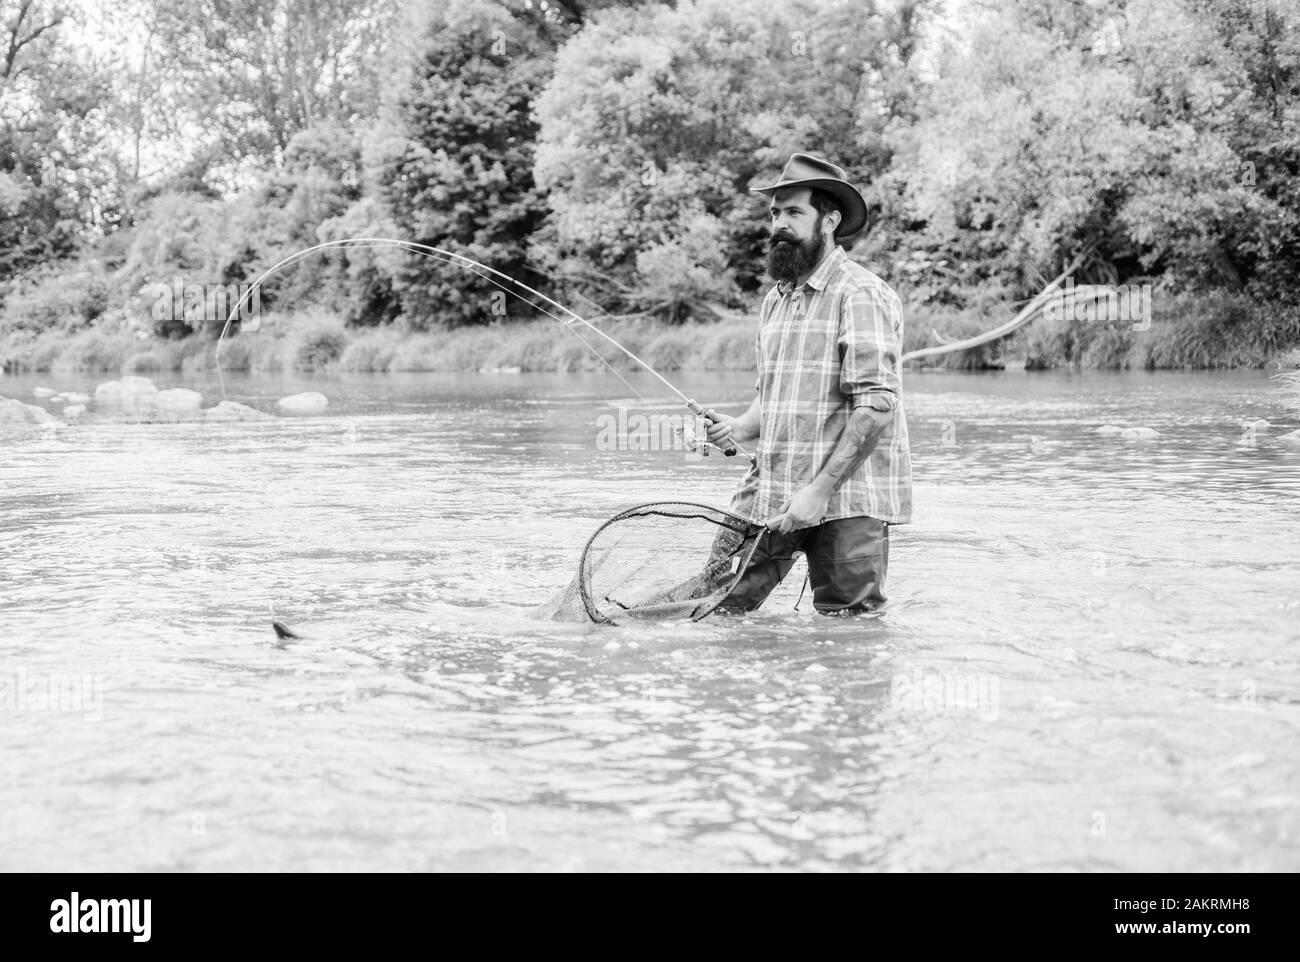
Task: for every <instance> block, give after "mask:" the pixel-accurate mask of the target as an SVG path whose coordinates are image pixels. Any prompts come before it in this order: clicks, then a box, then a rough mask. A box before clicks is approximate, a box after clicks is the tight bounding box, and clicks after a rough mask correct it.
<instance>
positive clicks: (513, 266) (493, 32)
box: [372, 0, 550, 329]
mask: <svg viewBox="0 0 1300 962" xmlns="http://www.w3.org/2000/svg"><path fill="white" fill-rule="evenodd" d="M425 38H426V39H425V47H424V51H423V53H422V55H421V57H420V58H419V60H418V62H417V64H416V65H415V68H414V71H413V72H414V77H413V79H412V80H411V81H410V82H409V86H407V88H406V89H405V91H404V93H403V94H402V95H401V96H400V98H399V100H398V102H397V104H396V105H395V109H394V115H395V116H394V117H393V118H392V119H391V121H390V123H389V124H388V125H387V126H386V127H385V128H384V129H383V130H382V131H381V134H380V136H379V144H378V147H377V149H376V150H375V151H374V152H373V155H372V158H373V166H374V177H375V181H376V183H377V185H378V188H379V190H380V192H381V197H382V199H383V202H384V204H385V206H386V208H387V211H388V214H389V216H390V217H391V220H392V222H393V223H394V225H395V226H396V227H397V229H398V231H399V236H401V237H404V238H410V239H413V240H416V241H419V242H420V243H424V244H429V245H432V246H434V247H439V248H443V249H450V250H452V251H454V252H456V253H458V254H461V255H463V256H465V257H469V258H472V259H474V260H477V261H480V262H482V263H484V264H486V265H488V266H490V267H492V268H493V269H495V270H498V271H501V272H503V273H505V274H509V275H510V276H511V277H514V278H516V279H518V280H520V281H522V282H524V283H527V284H529V285H530V286H537V284H538V283H539V282H540V278H539V277H538V275H537V274H536V273H535V272H534V271H533V270H532V268H531V267H530V265H529V263H528V260H527V249H528V248H527V245H528V239H529V237H530V235H531V234H532V233H533V231H535V230H536V229H537V227H538V225H539V224H540V223H541V220H542V217H543V216H544V214H545V201H544V198H543V196H542V194H541V192H540V191H539V190H538V189H537V187H536V185H535V184H534V182H533V172H532V169H533V141H534V138H535V137H536V133H537V125H536V123H535V121H534V120H533V118H532V115H531V108H532V102H533V100H534V99H535V98H536V96H537V94H538V92H539V91H540V90H541V87H542V84H543V83H544V82H545V80H546V78H547V76H548V75H549V72H550V63H549V57H548V53H547V48H546V46H545V43H544V42H543V40H542V39H539V37H538V34H537V32H536V31H535V30H534V29H532V28H531V27H530V25H529V24H528V22H527V21H526V20H522V19H520V18H517V17H515V16H513V15H512V12H511V11H510V10H509V9H508V8H506V7H504V6H502V5H499V4H496V3H492V2H484V0H453V2H451V3H449V4H447V6H446V7H445V8H444V9H443V10H441V11H439V12H438V14H437V15H436V16H434V17H433V18H432V20H431V23H430V24H429V25H428V27H427V30H426V33H425ZM394 289H395V290H396V292H397V294H398V296H399V297H400V298H401V304H402V309H403V314H404V316H405V317H406V319H407V322H408V323H409V324H411V325H412V326H414V327H416V328H421V329H422V328H426V327H428V326H430V325H432V324H434V323H435V322H438V321H441V322H444V323H447V324H451V325H456V324H467V323H488V322H491V321H492V320H494V319H496V318H499V317H501V316H502V314H501V313H500V312H501V311H503V310H505V311H508V313H510V314H516V313H519V312H520V311H525V312H526V311H527V309H526V308H525V307H524V306H523V305H522V304H521V303H520V302H519V301H517V300H515V299H513V298H510V299H506V300H503V299H502V297H501V295H500V294H499V293H498V289H497V288H496V287H494V286H493V285H492V284H490V283H488V282H487V281H484V280H482V279H481V278H478V277H476V276H475V275H473V274H472V273H469V272H466V271H464V270H462V269H459V268H456V267H450V266H444V265H438V264H436V263H434V262H432V261H428V260H409V259H408V260H407V261H405V262H404V266H400V267H398V269H397V274H396V277H395V279H394Z"/></svg>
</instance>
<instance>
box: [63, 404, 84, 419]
mask: <svg viewBox="0 0 1300 962" xmlns="http://www.w3.org/2000/svg"><path fill="white" fill-rule="evenodd" d="M85 413H86V405H84V404H69V405H68V406H67V407H65V408H64V409H63V416H64V417H65V418H79V417H81V416H82V415H83V414H85Z"/></svg>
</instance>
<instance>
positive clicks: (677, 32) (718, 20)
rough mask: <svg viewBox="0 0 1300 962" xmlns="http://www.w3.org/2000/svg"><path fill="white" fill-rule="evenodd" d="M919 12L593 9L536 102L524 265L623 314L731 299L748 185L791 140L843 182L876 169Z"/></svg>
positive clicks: (800, 6)
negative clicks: (541, 225) (543, 200)
mask: <svg viewBox="0 0 1300 962" xmlns="http://www.w3.org/2000/svg"><path fill="white" fill-rule="evenodd" d="M924 6H928V4H919V3H918V4H909V5H906V7H905V13H904V14H901V15H894V14H887V13H886V11H885V10H884V9H883V5H880V4H876V3H874V2H866V3H863V2H860V0H859V2H838V0H829V2H817V3H813V2H798V3H794V4H792V5H789V6H786V7H784V8H778V9H776V10H773V9H772V8H771V6H770V5H769V4H767V3H764V2H759V0H695V2H692V0H684V2H682V3H680V4H678V5H677V6H676V8H670V7H665V6H647V7H645V8H639V9H635V10H619V11H608V12H606V13H603V14H601V15H599V16H597V17H595V18H594V19H593V21H592V22H591V23H590V24H589V25H588V26H587V27H586V28H585V29H584V30H583V31H582V32H581V33H580V34H579V35H578V36H577V37H576V38H575V39H574V40H572V41H571V42H570V43H569V44H567V45H566V46H565V47H564V48H563V49H562V50H561V52H560V54H559V58H558V61H557V65H556V71H555V76H554V78H553V79H552V80H551V82H550V84H548V86H547V88H546V90H545V92H544V93H543V95H542V97H541V98H540V100H539V101H538V105H537V116H538V118H539V120H540V122H541V131H540V136H539V140H538V150H537V165H536V172H537V179H538V182H539V184H541V185H542V186H543V187H544V188H546V189H547V190H548V191H549V192H550V196H551V210H552V214H551V220H550V225H549V230H548V232H547V233H546V234H544V235H543V236H542V238H541V241H540V242H539V244H538V245H535V250H536V256H537V258H538V260H539V262H542V263H546V264H548V265H549V266H552V267H554V268H555V269H557V270H558V269H559V268H560V267H561V266H564V267H566V268H567V269H568V270H570V271H574V270H575V269H576V270H577V272H578V273H579V274H581V275H582V277H583V278H584V280H587V281H591V280H592V279H596V280H600V279H605V280H606V285H605V289H604V290H601V291H600V294H601V295H602V297H603V298H604V299H605V300H606V301H607V302H608V301H610V300H612V301H614V302H615V303H618V304H620V305H622V306H624V307H627V308H631V309H646V308H656V307H658V308H662V309H665V310H666V312H667V313H668V314H670V315H671V316H682V315H684V314H686V313H689V312H690V309H693V308H696V307H699V306H702V302H705V301H709V300H712V301H717V302H721V303H723V304H724V305H729V304H736V303H739V300H738V294H739V293H740V292H741V291H752V290H754V289H755V288H756V287H757V286H758V285H759V283H760V281H759V277H758V271H759V265H760V261H761V253H762V250H763V241H764V238H765V237H766V226H765V212H764V206H763V203H762V201H761V199H760V198H757V196H756V195H754V194H751V193H750V192H749V190H748V188H749V186H750V184H751V183H760V182H765V181H767V180H768V179H770V178H774V175H775V173H776V172H778V171H779V170H780V167H781V165H782V164H783V162H784V161H785V159H786V157H787V156H788V155H789V153H790V152H791V151H793V150H813V151H821V152H824V153H825V154H826V155H828V156H830V157H832V158H835V159H836V160H837V161H838V162H840V163H841V165H842V166H844V167H845V168H846V169H847V171H848V172H849V174H850V177H851V179H852V180H854V181H855V182H858V183H863V182H870V181H871V180H872V179H873V178H874V177H875V176H876V175H877V174H878V173H880V172H881V171H883V170H884V169H885V168H886V167H887V165H888V161H889V156H890V149H889V147H888V145H887V143H886V142H885V140H884V136H883V134H884V130H885V128H886V127H887V126H888V124H889V123H891V122H896V121H897V120H898V119H899V118H902V117H906V116H908V114H909V111H910V109H911V103H910V99H909V97H907V96H905V95H903V94H902V93H901V91H903V90H905V89H907V88H908V85H907V84H905V83H902V82H901V78H902V77H903V76H904V75H905V74H906V70H907V67H906V63H905V56H904V55H903V51H904V50H906V49H908V48H909V46H910V43H911V40H912V34H913V31H914V30H915V27H916V17H917V14H916V11H917V9H919V8H922V7H924ZM890 9H892V7H891V8H890ZM850 51H852V53H850ZM720 264H721V266H722V269H719V265H720Z"/></svg>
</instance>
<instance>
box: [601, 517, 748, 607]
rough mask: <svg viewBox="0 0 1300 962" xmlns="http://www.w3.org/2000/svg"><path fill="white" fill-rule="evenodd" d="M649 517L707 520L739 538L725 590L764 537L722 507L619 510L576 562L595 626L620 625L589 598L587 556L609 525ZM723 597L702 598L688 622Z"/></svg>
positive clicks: (743, 567)
mask: <svg viewBox="0 0 1300 962" xmlns="http://www.w3.org/2000/svg"><path fill="white" fill-rule="evenodd" d="M692 512H694V513H692ZM652 515H662V516H665V517H673V518H681V519H695V520H702V521H708V522H710V523H712V524H716V525H718V526H719V527H722V528H726V529H728V530H731V531H733V532H735V533H736V534H737V535H739V536H740V538H741V542H742V544H743V545H744V547H743V548H742V550H741V551H739V553H737V554H736V555H735V557H737V558H738V559H739V564H738V565H737V566H736V569H735V573H734V575H733V577H732V579H731V582H730V584H729V585H728V586H727V589H728V591H729V590H730V589H731V588H732V587H734V586H735V583H736V582H737V581H739V580H740V576H741V574H742V573H743V572H744V571H745V568H746V567H747V566H748V565H749V559H750V558H751V557H752V556H753V554H754V549H755V548H757V547H758V542H759V540H760V536H761V535H762V534H763V532H764V530H766V529H765V528H764V527H763V526H762V525H760V524H757V523H755V522H754V521H751V520H750V519H749V518H744V517H741V516H740V515H738V514H733V513H732V512H730V511H723V510H722V509H721V508H715V507H712V506H710V505H707V504H697V503H694V502H690V501H648V502H646V503H645V504H638V505H635V506H634V507H631V508H628V509H626V510H624V511H620V512H619V513H618V514H616V515H614V516H613V517H612V518H609V519H608V520H606V521H605V522H604V523H603V524H601V526H600V527H599V528H597V529H596V530H595V532H594V533H593V534H592V536H591V537H590V538H588V539H587V543H586V545H584V546H583V549H582V556H581V558H580V559H579V561H578V588H579V593H580V595H581V597H582V605H583V607H584V608H585V609H586V611H587V617H588V618H590V619H591V620H592V621H593V622H595V623H596V624H603V625H617V624H619V622H617V621H615V620H614V619H613V618H611V617H609V616H608V615H607V614H605V613H604V612H603V611H601V609H600V607H599V605H598V604H597V603H596V601H597V600H596V599H595V598H593V597H592V593H591V578H590V570H591V569H590V568H589V565H590V563H591V558H590V553H591V550H592V548H593V546H595V545H596V543H597V541H598V540H599V539H600V536H601V535H602V534H603V533H604V531H605V530H606V529H607V528H609V527H610V526H611V525H615V524H618V523H619V522H622V521H626V520H628V519H631V518H641V517H647V516H652ZM726 596H727V592H726V591H717V592H714V593H713V594H712V595H711V596H710V597H709V598H706V599H701V602H700V606H699V607H698V608H696V609H695V610H694V611H692V613H691V615H690V620H691V621H699V620H700V619H702V618H704V617H706V616H708V615H709V614H711V613H712V612H713V611H715V610H716V609H717V607H718V606H719V605H720V604H722V602H723V601H724V600H725V598H726Z"/></svg>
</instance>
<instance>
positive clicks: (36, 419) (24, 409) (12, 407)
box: [0, 397, 58, 424]
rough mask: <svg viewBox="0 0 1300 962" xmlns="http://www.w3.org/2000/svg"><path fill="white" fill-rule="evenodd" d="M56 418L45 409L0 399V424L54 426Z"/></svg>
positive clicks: (5, 398) (8, 399) (10, 399)
mask: <svg viewBox="0 0 1300 962" xmlns="http://www.w3.org/2000/svg"><path fill="white" fill-rule="evenodd" d="M57 422H58V418H56V417H55V416H54V415H53V414H51V413H50V412H49V411H47V410H45V408H38V407H37V406H36V405H35V404H24V403H23V402H22V401H15V400H13V399H12V398H7V397H0V424H55V423H57Z"/></svg>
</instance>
